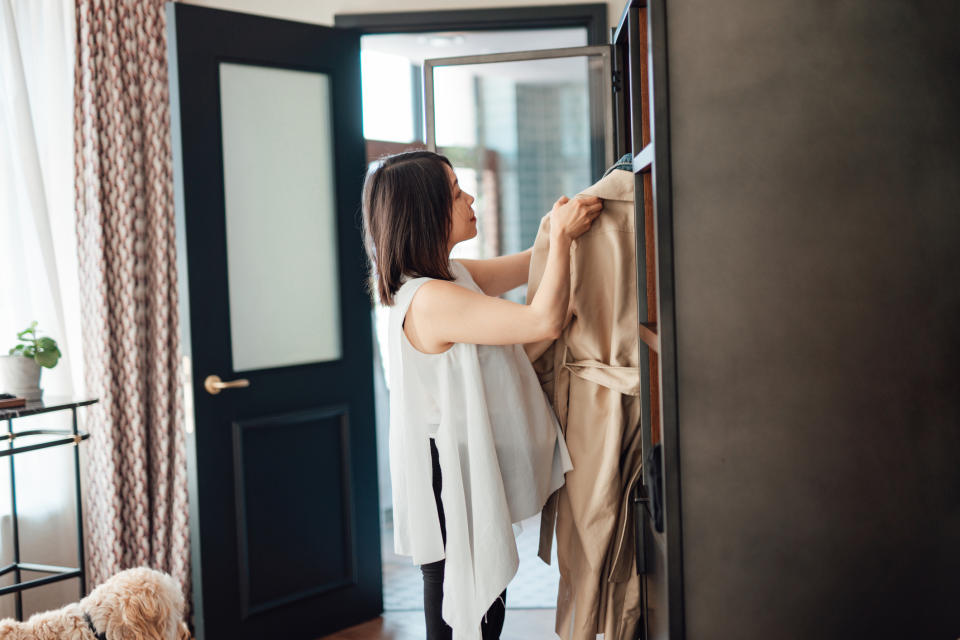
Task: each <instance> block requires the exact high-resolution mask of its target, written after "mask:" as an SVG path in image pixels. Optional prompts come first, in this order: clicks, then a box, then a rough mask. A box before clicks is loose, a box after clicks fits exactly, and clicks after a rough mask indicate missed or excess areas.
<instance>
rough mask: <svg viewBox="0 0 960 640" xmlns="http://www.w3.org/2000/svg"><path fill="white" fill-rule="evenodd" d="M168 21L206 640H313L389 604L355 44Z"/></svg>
mask: <svg viewBox="0 0 960 640" xmlns="http://www.w3.org/2000/svg"><path fill="white" fill-rule="evenodd" d="M167 15H168V43H169V50H170V88H171V115H172V123H171V124H172V131H173V145H174V149H175V151H174V154H175V155H174V166H175V176H174V177H175V184H176V190H177V194H176V195H177V235H178V263H179V264H178V274H179V277H180V280H181V282H180V287H181V288H180V291H181V295H180V300H181V331H182V338H183V340H182V342H183V346H184V352H185V356H186V362H187V365H186V369H187V371H188V373H189V374H190V376H191V379H190V380H189V383H188V384H187V385H186V386H187V414H188V416H187V417H188V431H189V433H188V447H189V455H188V459H189V463H188V464H189V474H190V509H191V511H190V527H191V535H192V554H193V558H192V562H193V578H194V608H195V622H196V626H197V630H196V631H197V633H196V635H197V638H198V640H219V639H221V638H223V639H227V638H229V639H230V640H238V639H242V638H257V639H262V638H272V637H283V638H285V639H288V640H294V639H296V638H304V639H307V638H311V639H312V638H318V637H320V636H323V635H325V634H327V633H330V632H332V631H335V630H337V629H340V628H343V627H345V626H349V625H351V624H355V623H357V622H360V621H363V620H367V619H370V618H373V617H376V616H377V615H379V613H380V611H381V609H382V595H381V575H380V542H379V528H378V515H377V514H378V508H377V469H376V448H375V447H376V445H375V437H374V414H373V372H372V344H371V340H372V334H371V329H370V303H369V299H368V297H367V296H366V293H365V290H364V282H365V274H364V257H363V246H362V241H361V237H360V233H359V228H358V224H357V212H358V209H359V203H360V191H361V187H362V182H363V176H364V172H365V154H364V142H363V132H362V124H361V102H360V38H359V35H358V33H356V32H355V31H352V30H349V29H333V28H328V27H321V26H316V25H309V24H302V23H297V22H290V21H286V20H276V19H269V18H262V17H258V16H252V15H246V14H240V13H234V12H227V11H218V10H211V9H206V8H200V7H195V6H190V5H185V4H179V3H178V4H171V5H168V14H167ZM214 376H215V377H214ZM218 380H219V382H220V383H221V386H222V385H223V383H227V384H228V385H231V386H227V387H225V388H217V386H218V385H217V384H216V383H217V381H218ZM191 395H192V397H191Z"/></svg>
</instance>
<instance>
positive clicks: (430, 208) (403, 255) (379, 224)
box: [363, 151, 453, 305]
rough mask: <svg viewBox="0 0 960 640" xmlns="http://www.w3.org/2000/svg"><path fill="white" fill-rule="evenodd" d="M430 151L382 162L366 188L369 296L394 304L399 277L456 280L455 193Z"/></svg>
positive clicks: (438, 158)
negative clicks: (452, 244)
mask: <svg viewBox="0 0 960 640" xmlns="http://www.w3.org/2000/svg"><path fill="white" fill-rule="evenodd" d="M444 165H447V166H448V167H450V168H451V169H452V168H453V165H452V164H450V161H449V160H448V159H447V158H446V157H445V156H442V155H440V154H439V153H433V152H432V151H404V152H403V153H397V154H394V155H391V156H386V157H384V158H381V159H380V165H379V166H378V167H377V168H376V169H375V170H373V171H372V172H370V173H368V174H367V178H366V181H365V182H364V184H363V235H364V246H365V247H366V249H367V257H368V258H369V259H370V293H371V297H373V298H375V299H379V300H380V302H381V303H382V304H385V305H392V304H393V294H395V293H396V292H397V289H399V288H400V278H401V277H402V276H403V275H404V274H407V275H409V276H411V277H420V276H427V277H430V278H438V279H441V280H453V274H451V273H450V264H449V256H448V255H447V241H448V240H449V238H450V229H451V224H452V223H451V218H450V213H451V211H452V210H453V189H452V188H451V186H450V178H449V177H448V176H447V172H446V169H444Z"/></svg>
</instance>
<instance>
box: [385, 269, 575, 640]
mask: <svg viewBox="0 0 960 640" xmlns="http://www.w3.org/2000/svg"><path fill="white" fill-rule="evenodd" d="M450 267H451V272H452V273H453V275H454V276H455V280H454V282H456V284H458V285H460V286H462V287H466V288H468V289H472V290H474V291H477V292H479V293H482V290H481V289H480V288H479V287H478V286H477V284H476V283H475V282H474V281H473V278H471V277H470V272H469V271H468V270H467V268H466V267H464V266H463V265H462V264H461V263H460V262H457V261H455V260H451V261H450ZM428 280H430V278H411V279H406V280H405V281H403V284H401V286H400V289H399V290H398V291H397V292H396V294H395V297H394V304H393V306H392V307H390V319H389V332H388V344H389V349H390V478H391V482H392V485H393V486H392V490H393V526H394V549H395V551H396V553H398V554H400V555H409V556H412V557H413V562H414V564H424V563H427V562H434V561H436V560H440V559H441V558H444V557H446V566H445V571H444V582H443V594H444V596H443V610H442V615H443V619H444V620H446V622H447V624H449V625H450V626H451V627H452V628H453V637H454V640H463V639H465V640H474V639H477V640H479V639H480V637H481V636H480V622H481V620H482V618H483V615H484V613H486V611H487V609H488V608H489V607H490V605H491V604H492V603H493V602H494V600H496V599H497V596H499V595H500V593H501V592H502V591H503V589H504V588H506V586H507V583H509V582H510V580H511V578H513V575H514V574H515V573H516V571H517V565H518V563H519V560H518V557H517V546H516V542H515V540H514V535H513V528H512V523H514V522H519V521H521V520H523V519H525V518H528V517H530V516H533V515H535V514H537V513H539V512H540V510H541V509H542V508H543V504H544V502H546V500H547V498H548V497H549V496H550V494H551V493H553V492H554V491H555V490H556V489H558V488H559V487H560V486H561V485H563V474H564V473H566V472H567V471H570V470H571V469H572V468H573V465H572V463H571V462H570V455H569V453H568V451H567V447H566V443H565V442H564V440H563V434H562V432H561V430H560V425H559V423H558V422H557V419H556V415H555V414H554V413H553V408H552V407H551V406H550V403H549V401H548V399H547V396H546V394H545V393H544V391H543V389H542V388H541V387H540V383H539V380H538V379H537V375H536V373H535V372H534V370H533V365H532V364H530V360H529V359H528V358H527V355H526V352H525V351H524V350H523V347H522V346H521V345H477V344H469V343H454V345H453V346H452V347H450V349H448V350H447V351H444V352H443V353H437V354H428V353H423V352H421V351H418V350H417V349H416V348H415V347H414V346H413V345H412V344H410V341H409V340H408V339H407V337H406V334H404V332H403V319H404V317H405V315H406V312H407V309H408V308H409V306H410V301H411V300H412V299H413V296H414V294H415V293H416V291H417V290H418V289H419V288H420V286H421V285H423V284H424V283H425V282H427V281H428ZM430 437H433V438H434V439H435V440H436V445H437V450H438V452H439V454H440V474H441V477H442V489H441V493H440V499H441V502H442V503H443V510H444V517H445V522H446V531H447V544H446V550H444V545H443V539H442V538H441V535H440V519H439V515H438V513H437V508H436V503H435V501H434V497H433V484H432V477H433V476H432V464H431V460H430V442H429V440H428V438H430Z"/></svg>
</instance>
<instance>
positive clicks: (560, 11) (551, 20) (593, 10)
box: [333, 4, 608, 45]
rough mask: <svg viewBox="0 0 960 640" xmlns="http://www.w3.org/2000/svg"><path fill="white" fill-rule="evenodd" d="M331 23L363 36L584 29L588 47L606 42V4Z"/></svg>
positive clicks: (349, 17)
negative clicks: (356, 30)
mask: <svg viewBox="0 0 960 640" xmlns="http://www.w3.org/2000/svg"><path fill="white" fill-rule="evenodd" d="M333 24H334V26H336V27H347V28H354V29H359V31H360V33H361V34H362V35H368V34H375V33H422V32H425V31H453V30H456V31H480V30H487V29H496V30H504V31H506V30H518V29H546V28H551V27H553V28H557V27H586V28H587V45H598V44H607V40H608V39H607V5H606V4H569V5H554V6H546V7H504V8H496V9H460V10H458V9H452V10H449V11H404V12H402V13H341V14H337V15H335V16H334V17H333Z"/></svg>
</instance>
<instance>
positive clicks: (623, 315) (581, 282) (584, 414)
mask: <svg viewBox="0 0 960 640" xmlns="http://www.w3.org/2000/svg"><path fill="white" fill-rule="evenodd" d="M633 184H634V177H633V174H632V173H631V172H629V171H623V170H620V169H616V170H614V171H612V172H610V173H609V174H608V175H607V176H606V177H604V178H603V179H601V180H600V181H598V182H597V183H596V184H594V185H593V186H591V187H590V188H588V189H586V190H584V191H583V192H582V194H581V195H592V196H599V197H600V198H602V199H603V200H604V209H603V212H602V213H601V214H600V216H599V217H598V218H597V219H596V220H595V221H594V223H593V224H592V226H591V228H590V230H589V231H587V232H586V233H585V234H583V235H582V236H580V237H579V238H577V239H576V240H574V241H573V244H572V246H571V249H570V251H571V259H570V279H571V283H570V286H571V292H570V293H571V301H572V305H573V314H574V315H573V318H572V319H571V321H570V323H569V324H568V325H567V327H566V328H565V329H564V331H563V333H562V335H561V336H560V337H559V338H558V339H557V340H556V341H543V342H539V343H532V344H528V345H525V349H526V350H527V354H528V356H529V357H530V358H531V360H532V361H533V365H534V369H535V370H536V372H537V375H538V376H539V378H540V383H541V385H542V386H543V388H544V390H545V391H546V392H547V395H548V396H549V397H550V399H551V402H552V404H553V408H554V410H555V411H556V414H557V418H558V419H559V421H560V426H561V428H562V429H563V432H564V436H565V437H566V442H567V447H568V449H569V451H570V457H571V459H572V461H573V470H572V471H570V472H568V473H567V474H566V483H565V484H564V486H563V487H561V488H560V489H558V490H557V491H556V492H555V493H554V494H553V495H552V496H551V497H550V499H549V500H548V501H547V504H546V505H545V506H544V509H543V513H542V517H541V525H540V553H539V555H540V557H541V558H542V559H543V560H544V561H545V562H547V563H548V564H549V562H550V546H551V543H552V534H553V529H554V523H555V524H556V533H557V559H558V563H559V565H560V587H559V591H558V594H557V620H556V632H557V634H558V635H559V636H560V637H561V638H562V639H564V640H567V639H572V640H595V638H596V636H597V634H598V633H603V634H605V635H604V638H605V640H627V639H632V638H633V637H634V635H635V633H636V630H637V624H638V622H639V620H640V616H641V610H640V607H641V599H640V577H639V576H638V575H637V572H636V564H635V562H634V535H633V529H634V527H633V509H634V505H633V504H632V503H631V502H630V500H629V497H630V489H631V487H632V486H633V484H634V483H635V482H638V481H639V478H640V471H641V460H642V453H641V446H640V401H641V399H640V372H639V368H638V349H639V334H638V330H637V328H638V319H637V287H636V249H635V233H634V212H633ZM549 242H550V216H549V215H547V216H545V217H544V218H543V220H542V221H541V223H540V229H539V231H538V232H537V238H536V241H535V243H534V246H533V256H532V257H531V260H530V273H529V281H528V287H527V300H528V302H529V300H531V299H532V298H533V296H534V294H535V293H536V291H537V287H538V286H539V284H540V281H541V279H542V277H543V270H544V267H545V265H546V259H547V251H548V248H549Z"/></svg>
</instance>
